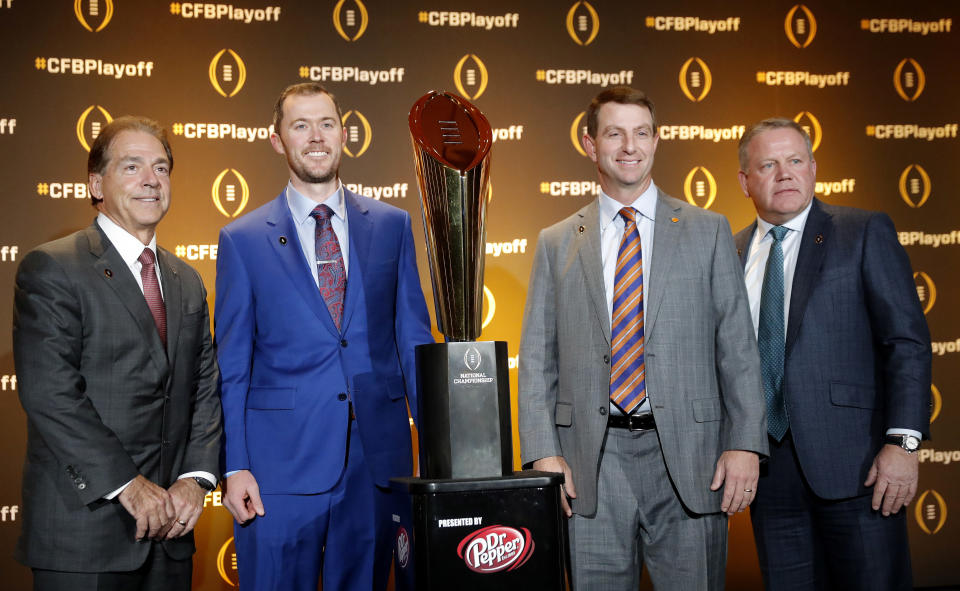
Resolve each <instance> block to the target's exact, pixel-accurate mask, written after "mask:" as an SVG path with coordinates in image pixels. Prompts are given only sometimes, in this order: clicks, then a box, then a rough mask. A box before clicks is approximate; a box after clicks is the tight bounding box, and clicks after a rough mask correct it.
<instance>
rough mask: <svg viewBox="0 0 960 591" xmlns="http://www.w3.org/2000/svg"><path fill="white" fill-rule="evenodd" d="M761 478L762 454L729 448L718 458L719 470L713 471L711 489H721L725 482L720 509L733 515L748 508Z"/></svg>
mask: <svg viewBox="0 0 960 591" xmlns="http://www.w3.org/2000/svg"><path fill="white" fill-rule="evenodd" d="M759 478H760V456H758V455H757V454H755V453H753V452H752V451H744V450H739V449H728V450H727V451H725V452H723V453H722V454H720V459H718V460H717V471H716V472H714V473H713V482H711V483H710V490H719V489H720V485H721V484H723V500H722V501H721V502H720V510H722V511H724V512H725V513H726V514H727V515H733V514H734V513H739V512H740V511H743V510H744V509H746V508H747V507H748V506H749V505H750V502H751V501H753V498H754V497H755V496H756V494H757V480H758V479H759ZM724 482H726V484H724Z"/></svg>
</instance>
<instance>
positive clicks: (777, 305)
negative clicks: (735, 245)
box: [757, 226, 790, 441]
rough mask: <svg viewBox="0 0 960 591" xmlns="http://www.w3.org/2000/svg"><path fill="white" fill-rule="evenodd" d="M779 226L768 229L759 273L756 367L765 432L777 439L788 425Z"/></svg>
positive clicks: (783, 231) (781, 232)
mask: <svg viewBox="0 0 960 591" xmlns="http://www.w3.org/2000/svg"><path fill="white" fill-rule="evenodd" d="M786 235H787V229H786V228H784V227H783V226H774V227H772V228H770V236H771V237H772V238H773V244H772V245H770V256H769V257H768V258H767V269H766V271H765V272H764V274H763V289H762V291H761V292H760V294H761V295H760V326H759V329H758V331H757V341H758V344H759V347H760V370H761V374H762V376H763V395H764V397H765V398H766V400H767V431H769V433H770V436H771V437H773V438H774V439H776V440H777V441H780V440H781V439H783V436H784V435H785V434H786V433H787V429H788V428H789V427H790V421H789V420H788V419H787V409H786V406H785V405H784V401H783V357H784V347H785V340H786V339H785V330H784V326H783V245H782V242H783V237H784V236H786Z"/></svg>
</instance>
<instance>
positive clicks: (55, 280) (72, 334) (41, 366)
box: [13, 251, 139, 504]
mask: <svg viewBox="0 0 960 591" xmlns="http://www.w3.org/2000/svg"><path fill="white" fill-rule="evenodd" d="M78 290H79V288H78V286H77V285H75V284H74V283H73V282H71V281H70V279H69V278H68V273H67V270H66V269H64V268H63V267H62V266H61V265H59V264H58V263H57V261H55V260H54V259H53V258H52V257H50V256H49V255H47V254H46V253H43V252H39V251H34V252H32V253H30V254H28V255H27V256H26V257H25V258H24V259H23V261H22V262H21V263H20V267H19V269H18V270H17V279H16V287H15V293H14V310H13V350H14V359H15V365H16V371H17V378H18V381H19V388H18V389H19V395H20V402H21V404H22V405H23V409H24V411H25V412H26V414H27V418H28V419H29V425H30V428H31V429H35V430H36V432H37V433H39V435H40V437H41V438H42V440H43V443H44V444H45V445H46V447H47V448H48V449H49V450H50V452H51V453H52V455H53V457H54V458H55V459H56V461H57V463H58V464H59V466H60V467H62V468H63V469H64V470H65V475H67V476H68V477H69V478H70V479H71V480H72V481H73V484H74V486H73V489H74V490H75V491H76V492H77V493H78V495H79V497H80V501H81V502H82V503H84V504H88V503H91V502H93V501H96V500H97V499H100V498H101V497H103V496H104V495H106V494H108V493H110V492H111V491H113V490H116V489H117V488H118V487H120V486H122V485H124V484H125V483H126V482H128V481H130V480H131V479H133V478H134V477H135V476H137V474H138V473H139V471H138V469H137V466H136V464H135V463H134V461H133V459H132V458H131V457H130V455H129V454H128V453H127V452H126V450H125V449H124V448H123V445H122V444H121V442H120V439H119V438H118V437H117V436H116V434H115V433H114V432H113V430H111V429H110V428H109V427H107V426H106V425H104V423H103V421H102V420H101V418H100V415H99V414H98V413H97V410H96V408H94V406H93V403H92V402H91V401H90V399H89V398H88V397H87V396H86V393H85V391H86V381H85V379H84V376H83V374H82V373H81V369H80V368H81V362H82V358H83V355H84V351H83V347H84V337H83V328H84V320H85V319H84V318H83V305H82V302H81V300H80V299H79V298H78V297H77V292H78ZM86 321H87V322H90V319H86ZM87 354H89V352H87Z"/></svg>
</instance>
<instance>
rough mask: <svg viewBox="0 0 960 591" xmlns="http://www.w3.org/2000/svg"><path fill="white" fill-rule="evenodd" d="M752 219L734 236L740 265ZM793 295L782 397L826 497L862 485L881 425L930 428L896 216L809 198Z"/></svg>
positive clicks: (919, 334) (814, 483)
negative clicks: (895, 220) (890, 216)
mask: <svg viewBox="0 0 960 591" xmlns="http://www.w3.org/2000/svg"><path fill="white" fill-rule="evenodd" d="M756 228H757V224H756V222H754V223H753V224H751V225H749V226H747V227H746V228H744V229H743V230H742V231H740V232H739V233H737V236H736V238H735V243H736V245H737V247H738V249H739V251H740V257H741V261H742V263H743V264H746V261H747V254H748V250H749V246H750V240H751V239H752V237H753V234H754V231H755V230H756ZM792 294H793V295H792V296H791V297H790V309H789V311H788V314H787V318H788V320H787V334H786V358H785V360H784V375H783V397H784V401H785V403H786V406H787V415H788V416H789V417H790V432H791V433H792V437H793V442H794V446H795V447H796V450H797V458H798V459H799V461H800V466H801V468H802V469H803V475H804V477H806V479H807V482H808V483H809V484H810V487H811V488H812V489H813V491H814V492H815V493H816V494H817V496H819V497H822V498H825V499H842V498H849V497H853V496H857V495H864V494H868V493H870V492H871V490H872V488H867V487H865V486H864V485H863V482H864V481H865V480H866V479H867V473H868V471H869V470H870V466H871V465H872V464H873V459H874V457H875V456H876V454H877V452H878V451H880V448H881V447H882V446H883V436H884V434H885V432H886V430H887V429H889V428H893V427H899V428H904V429H913V430H915V431H919V432H920V433H922V434H923V436H924V437H929V436H930V366H931V350H930V332H929V330H928V329H927V322H926V319H925V318H924V316H923V310H922V308H921V306H920V302H919V300H918V298H917V289H916V287H915V285H914V283H913V271H912V270H911V268H910V259H908V258H907V253H906V251H904V250H903V247H902V246H900V243H899V242H898V241H897V235H896V232H895V230H894V227H893V222H891V221H890V218H889V217H888V216H887V215H886V214H883V213H879V212H873V211H866V210H863V209H855V208H853V207H839V206H836V205H829V204H826V203H822V202H821V201H820V200H818V199H814V200H813V206H812V207H811V209H810V214H809V216H808V217H807V222H806V225H805V226H804V229H803V236H802V237H801V242H800V251H799V253H798V254H797V266H796V269H795V271H794V276H793V291H792Z"/></svg>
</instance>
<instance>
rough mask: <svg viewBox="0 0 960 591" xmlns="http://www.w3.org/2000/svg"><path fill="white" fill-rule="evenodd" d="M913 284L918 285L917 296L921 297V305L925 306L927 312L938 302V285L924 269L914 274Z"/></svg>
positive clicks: (924, 309) (924, 311)
mask: <svg viewBox="0 0 960 591" xmlns="http://www.w3.org/2000/svg"><path fill="white" fill-rule="evenodd" d="M913 284H914V285H915V286H916V287H917V297H918V298H920V305H921V306H923V313H924V314H926V313H927V312H929V311H930V310H932V309H933V305H934V304H935V303H937V286H936V285H934V284H933V279H930V276H929V275H927V274H926V273H924V272H923V271H917V272H916V273H914V274H913Z"/></svg>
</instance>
